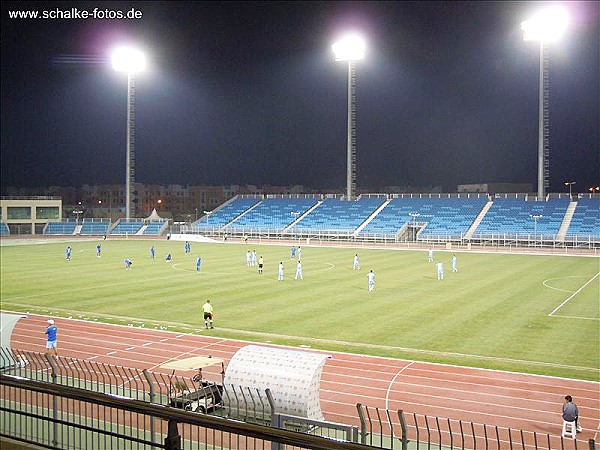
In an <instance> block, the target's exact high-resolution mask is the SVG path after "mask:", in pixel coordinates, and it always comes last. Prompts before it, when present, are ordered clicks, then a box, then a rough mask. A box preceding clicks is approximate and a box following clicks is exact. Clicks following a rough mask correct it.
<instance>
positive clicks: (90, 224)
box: [79, 219, 110, 236]
mask: <svg viewBox="0 0 600 450" xmlns="http://www.w3.org/2000/svg"><path fill="white" fill-rule="evenodd" d="M109 227H110V220H109V219H83V224H82V225H81V229H80V230H79V234H82V235H100V236H102V235H105V234H106V233H107V232H108V228H109Z"/></svg>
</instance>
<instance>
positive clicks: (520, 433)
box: [356, 403, 596, 450]
mask: <svg viewBox="0 0 600 450" xmlns="http://www.w3.org/2000/svg"><path fill="white" fill-rule="evenodd" d="M356 408H357V412H358V416H359V418H360V423H361V426H360V431H359V433H360V442H362V443H364V444H368V445H371V446H376V447H379V448H385V449H401V450H419V449H422V450H431V449H439V450H452V449H461V450H466V449H468V450H477V449H486V450H505V449H506V450H558V449H560V450H573V449H574V450H577V449H582V450H584V449H589V450H594V449H595V448H596V447H595V441H594V440H593V439H590V440H589V441H585V440H583V439H570V438H568V439H567V438H563V437H562V436H561V435H550V434H547V433H536V432H535V431H525V430H519V429H511V428H506V427H499V426H495V425H486V424H481V423H475V422H468V421H461V420H455V419H447V418H442V417H438V416H427V415H424V414H416V413H412V414H411V413H405V412H404V411H402V410H398V411H389V410H385V409H384V410H382V409H379V408H370V407H368V406H364V405H361V404H360V403H359V404H357V405H356Z"/></svg>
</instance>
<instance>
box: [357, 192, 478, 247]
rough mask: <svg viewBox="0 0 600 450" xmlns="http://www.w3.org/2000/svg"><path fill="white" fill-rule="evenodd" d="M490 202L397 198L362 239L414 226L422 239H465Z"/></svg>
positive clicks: (376, 218)
mask: <svg viewBox="0 0 600 450" xmlns="http://www.w3.org/2000/svg"><path fill="white" fill-rule="evenodd" d="M486 203H487V196H474V197H469V196H466V195H463V196H462V197H461V196H459V197H449V196H445V197H444V196H442V195H437V196H434V195H423V196H422V195H419V196H411V197H402V196H401V197H397V198H393V199H392V200H390V201H389V203H388V204H387V205H386V206H385V208H383V209H382V210H381V211H380V212H379V214H377V216H376V217H375V218H373V220H372V221H370V222H369V223H368V224H367V225H366V226H365V227H364V228H363V229H362V230H361V232H360V235H361V236H365V237H367V236H378V235H396V234H397V233H398V232H399V231H400V230H401V229H402V228H403V227H405V228H406V227H409V226H412V227H413V228H415V229H416V230H417V231H419V237H420V238H430V237H438V236H441V237H447V238H450V239H457V238H461V237H462V236H463V235H464V234H465V233H466V231H467V230H468V229H469V227H470V226H471V224H472V223H473V221H474V220H475V218H476V217H477V215H478V214H479V213H480V212H481V210H482V209H483V207H484V206H485V204H486Z"/></svg>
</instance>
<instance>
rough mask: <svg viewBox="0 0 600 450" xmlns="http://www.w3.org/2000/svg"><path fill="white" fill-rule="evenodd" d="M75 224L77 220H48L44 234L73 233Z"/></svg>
mask: <svg viewBox="0 0 600 450" xmlns="http://www.w3.org/2000/svg"><path fill="white" fill-rule="evenodd" d="M76 226H77V222H74V221H73V222H72V221H65V222H62V221H61V222H48V225H46V228H45V230H44V234H73V233H75V227H76Z"/></svg>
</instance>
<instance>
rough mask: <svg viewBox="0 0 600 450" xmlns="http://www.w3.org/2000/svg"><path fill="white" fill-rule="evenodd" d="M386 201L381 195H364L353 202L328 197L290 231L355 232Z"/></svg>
mask: <svg viewBox="0 0 600 450" xmlns="http://www.w3.org/2000/svg"><path fill="white" fill-rule="evenodd" d="M384 202H385V198H380V197H374V198H370V197H362V198H359V199H358V200H356V201H351V202H347V201H343V200H340V199H338V198H328V199H325V200H323V202H321V203H320V204H319V205H318V206H317V207H316V208H314V209H313V210H312V211H310V212H308V213H307V214H306V215H305V216H304V217H302V218H301V219H300V220H298V221H297V223H296V224H295V225H294V226H293V227H291V228H290V230H289V231H292V232H294V233H309V232H314V231H321V232H323V233H333V234H337V233H340V232H342V233H343V232H346V233H353V232H354V231H355V230H356V229H357V228H358V227H359V226H360V225H361V224H362V223H363V222H364V221H365V220H367V219H368V218H369V217H370V216H371V215H372V214H373V213H374V212H375V211H376V210H377V209H378V208H379V207H380V206H381V205H383V203H384Z"/></svg>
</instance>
